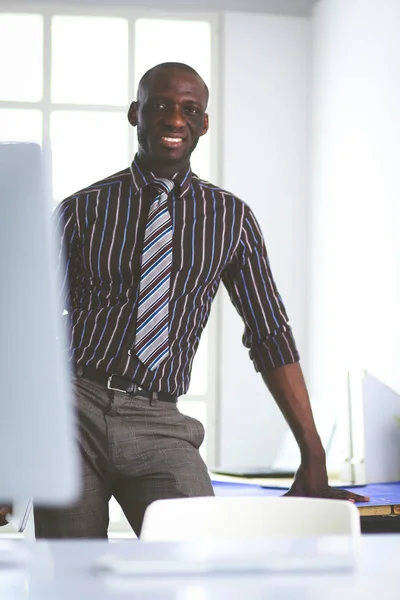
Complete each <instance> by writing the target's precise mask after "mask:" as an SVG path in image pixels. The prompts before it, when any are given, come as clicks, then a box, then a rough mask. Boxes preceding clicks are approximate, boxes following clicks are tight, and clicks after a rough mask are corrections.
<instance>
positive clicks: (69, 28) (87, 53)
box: [51, 16, 128, 106]
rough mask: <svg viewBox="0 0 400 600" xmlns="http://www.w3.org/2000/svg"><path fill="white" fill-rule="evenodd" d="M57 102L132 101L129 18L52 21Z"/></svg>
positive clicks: (53, 89) (53, 91) (54, 97)
mask: <svg viewBox="0 0 400 600" xmlns="http://www.w3.org/2000/svg"><path fill="white" fill-rule="evenodd" d="M51 77H52V82H51V99H52V101H53V102H64V103H73V104H110V105H118V106H124V105H125V104H127V102H128V21H127V20H125V19H117V18H107V17H61V16H60V17H54V18H53V20H52V74H51Z"/></svg>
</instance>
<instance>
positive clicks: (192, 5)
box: [0, 0, 316, 16]
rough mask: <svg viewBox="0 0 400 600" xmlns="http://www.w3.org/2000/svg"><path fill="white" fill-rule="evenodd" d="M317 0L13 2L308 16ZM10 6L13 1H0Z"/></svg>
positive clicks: (59, 0)
mask: <svg viewBox="0 0 400 600" xmlns="http://www.w3.org/2000/svg"><path fill="white" fill-rule="evenodd" d="M315 2H316V0H13V2H12V4H23V3H25V4H58V5H62V4H64V5H67V6H73V5H81V6H82V5H87V6H88V5H89V6H103V7H104V6H107V7H108V8H110V7H111V6H115V7H117V6H141V7H143V8H153V9H157V8H159V9H164V10H174V9H176V10H196V11H242V12H256V13H257V12H258V13H273V14H281V15H295V16H308V15H310V13H311V8H312V6H313V4H315ZM2 4H8V5H10V1H9V0H0V7H1V5H2Z"/></svg>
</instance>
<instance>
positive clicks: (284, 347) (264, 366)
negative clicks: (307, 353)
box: [249, 326, 300, 373]
mask: <svg viewBox="0 0 400 600" xmlns="http://www.w3.org/2000/svg"><path fill="white" fill-rule="evenodd" d="M249 354H250V358H251V360H252V361H253V364H254V368H255V370H256V371H257V373H260V372H263V371H270V370H271V369H275V368H276V367H283V366H285V365H289V364H292V363H296V362H298V361H299V360H300V355H299V353H298V351H297V348H296V342H295V341H294V337H293V334H292V330H291V329H290V327H288V326H287V327H286V329H285V331H278V332H276V333H274V335H272V336H269V337H268V338H267V339H265V340H262V341H261V342H259V343H258V344H255V345H254V346H253V347H252V348H251V349H250V351H249Z"/></svg>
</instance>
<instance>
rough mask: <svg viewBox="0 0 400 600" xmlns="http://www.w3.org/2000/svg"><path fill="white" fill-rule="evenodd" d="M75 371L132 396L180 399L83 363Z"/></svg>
mask: <svg viewBox="0 0 400 600" xmlns="http://www.w3.org/2000/svg"><path fill="white" fill-rule="evenodd" d="M75 372H76V375H77V377H83V378H84V379H89V381H93V382H94V383H99V384H100V385H103V386H104V387H106V388H107V389H108V390H111V391H114V392H122V393H124V394H129V395H130V396H145V397H146V398H153V395H155V397H156V398H157V400H161V401H162V402H177V400H178V398H177V397H176V396H172V395H171V394H167V393H166V392H150V391H149V390H145V389H144V388H142V387H141V386H140V385H137V384H136V383H134V382H133V381H131V380H130V379H127V378H126V377H122V376H121V375H116V374H113V375H109V374H108V373H104V371H97V369H92V368H91V367H82V366H81V365H77V367H76V370H75Z"/></svg>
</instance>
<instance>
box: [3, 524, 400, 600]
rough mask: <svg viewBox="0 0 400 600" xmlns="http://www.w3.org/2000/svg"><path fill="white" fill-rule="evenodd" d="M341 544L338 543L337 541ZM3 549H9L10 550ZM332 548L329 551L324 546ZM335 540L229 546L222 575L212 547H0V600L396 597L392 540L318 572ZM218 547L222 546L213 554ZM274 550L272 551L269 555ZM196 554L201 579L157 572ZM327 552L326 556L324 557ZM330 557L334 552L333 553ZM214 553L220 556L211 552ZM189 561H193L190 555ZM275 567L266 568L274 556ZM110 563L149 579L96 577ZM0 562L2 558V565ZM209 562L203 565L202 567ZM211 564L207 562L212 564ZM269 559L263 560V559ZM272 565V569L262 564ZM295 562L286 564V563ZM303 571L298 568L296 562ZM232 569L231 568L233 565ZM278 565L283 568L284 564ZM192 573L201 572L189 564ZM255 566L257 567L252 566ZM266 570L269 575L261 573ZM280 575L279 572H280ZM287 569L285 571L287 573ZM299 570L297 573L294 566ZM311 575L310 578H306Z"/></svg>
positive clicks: (365, 544) (370, 539)
mask: <svg viewBox="0 0 400 600" xmlns="http://www.w3.org/2000/svg"><path fill="white" fill-rule="evenodd" d="M343 540H344V538H343ZM10 544H11V546H10ZM332 544H333V545H332ZM341 544H342V541H341V539H340V538H339V537H338V536H336V537H335V538H334V537H331V538H320V539H319V541H317V540H316V539H314V540H307V539H297V540H294V539H292V540H286V541H285V540H278V541H277V542H274V541H273V540H271V539H269V540H258V541H252V542H250V541H249V542H246V541H235V542H232V541H230V542H229V545H228V546H226V547H225V546H224V547H223V550H222V552H225V551H227V549H228V554H229V556H230V557H231V558H232V559H233V564H235V565H236V568H234V569H232V568H231V567H232V564H231V565H230V567H229V566H228V568H226V569H225V568H221V562H220V561H219V558H218V556H219V555H218V552H216V545H215V544H212V543H210V544H203V545H202V546H201V547H200V546H198V545H194V544H188V543H184V544H165V543H163V544H160V543H149V542H147V543H145V542H139V541H136V540H130V541H121V542H102V541H52V542H44V541H39V542H36V543H35V542H32V543H27V542H23V541H19V540H16V541H13V542H10V541H7V540H4V541H0V598H1V600H47V599H49V600H50V599H52V600H53V599H54V600H64V599H65V600H67V599H68V600H92V598H93V599H94V600H105V599H108V598H118V597H129V598H132V599H133V598H135V599H136V598H140V600H147V599H151V600H158V599H160V600H161V599H162V600H170V599H171V600H172V599H174V600H214V599H215V600H223V599H224V598H229V600H235V599H236V598H238V599H239V598H240V599H241V600H243V598H245V599H248V600H259V599H260V600H261V598H263V599H264V598H268V597H271V598H272V597H273V598H274V600H275V599H276V600H280V599H281V598H282V599H284V600H289V599H292V598H293V600H294V599H296V600H303V599H304V600H313V599H314V598H315V599H316V600H338V599H339V600H341V599H342V598H343V599H344V598H346V599H347V598H349V599H350V600H353V599H354V600H358V599H360V600H361V599H362V600H370V599H371V600H378V599H379V598H381V597H384V598H385V600H392V599H393V600H395V599H396V600H398V598H399V594H400V566H399V559H398V557H399V550H400V534H386V535H365V536H362V537H361V538H360V546H359V547H358V550H357V556H358V561H357V562H358V564H357V565H356V566H355V567H354V568H353V567H351V566H349V568H347V569H346V568H344V569H332V568H329V566H325V567H324V566H323V562H321V560H320V558H321V556H323V555H324V556H330V557H334V556H335V552H336V553H337V555H339V550H338V549H340V551H341V549H343V548H348V543H347V542H346V540H344V542H343V546H342V545H341ZM221 547H222V546H221ZM274 548H275V549H276V550H274ZM199 549H201V552H203V557H204V552H208V558H209V560H208V563H207V564H208V565H211V566H212V563H213V560H214V559H215V561H216V562H215V563H214V564H217V565H219V568H218V569H217V570H218V571H219V572H216V571H215V570H214V571H213V568H211V569H210V570H208V571H207V572H203V573H193V572H192V574H190V573H186V574H182V573H181V574H177V573H175V574H169V575H165V574H164V575H162V574H160V573H159V572H157V564H159V563H157V562H154V561H157V559H160V560H162V561H164V562H165V560H169V561H171V560H173V559H174V558H175V559H177V561H176V563H175V565H177V564H183V563H185V559H186V561H187V559H188V557H189V559H190V557H191V558H193V557H194V556H195V555H196V556H199V555H198V553H199V551H200V550H199ZM327 549H328V550H327ZM335 549H336V550H335ZM219 550H221V548H219ZM25 552H26V558H27V562H26V564H25V565H22V566H21V565H20V566H16V565H15V564H14V565H8V566H6V561H7V559H6V556H8V557H12V556H14V557H15V559H16V560H18V559H20V560H21V561H22V562H23V560H24V553H25ZM194 553H197V554H194ZM279 555H280V556H281V557H283V559H284V560H283V562H282V561H281V562H279V561H278V562H276V561H275V562H274V558H273V557H274V556H279ZM105 556H109V557H110V556H111V559H110V563H109V564H111V565H112V562H113V560H114V561H115V560H117V561H119V562H117V564H118V565H120V566H121V565H122V566H124V565H125V566H126V565H128V566H129V565H134V566H135V567H136V568H137V567H138V565H143V566H147V567H148V566H149V565H150V566H152V565H153V567H154V565H156V566H155V567H154V569H155V570H154V571H153V572H152V573H149V574H147V575H146V574H144V571H142V572H138V573H136V574H134V575H132V574H131V575H129V576H127V575H126V574H125V575H123V576H121V575H118V574H116V573H115V571H113V569H112V568H111V570H110V571H106V572H105V571H104V570H101V569H99V564H100V563H99V560H100V559H101V558H102V557H105ZM2 557H3V558H2ZM210 557H211V561H210ZM213 557H214V558H213ZM260 557H264V558H265V557H266V558H265V565H266V568H265V569H264V570H260V569H259V568H258V567H257V568H256V569H253V570H251V569H250V570H247V572H246V570H245V569H244V568H243V566H244V563H246V565H247V567H248V566H249V565H251V562H252V560H253V561H255V564H256V563H257V559H258V558H260ZM268 557H269V558H268ZM271 557H272V563H271V562H269V561H270V559H271ZM290 557H291V558H293V557H294V558H295V559H296V560H297V562H296V560H295V562H294V563H293V561H292V562H291V561H290V560H287V561H286V559H289V558H290ZM299 558H300V559H301V560H303V566H304V565H306V567H305V568H302V567H301V560H300V562H299V560H298V559H299ZM235 561H236V563H235ZM285 561H286V562H285ZM192 564H193V565H194V570H196V569H197V568H198V566H199V564H201V561H200V563H199V562H196V561H194V562H193V563H192ZM259 564H261V563H260V562H258V563H257V565H259ZM268 564H270V565H271V564H272V568H268ZM282 565H283V568H284V570H283V571H280V569H281V568H282ZM290 565H291V568H289V569H287V567H288V566H289V567H290ZM299 565H300V566H299ZM313 569H314V570H313Z"/></svg>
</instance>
